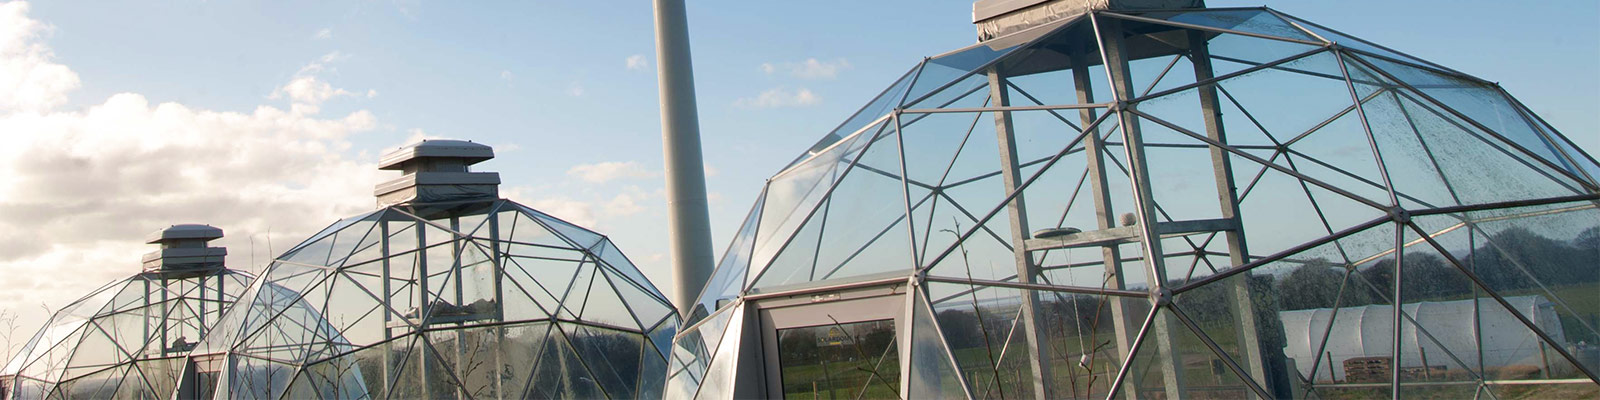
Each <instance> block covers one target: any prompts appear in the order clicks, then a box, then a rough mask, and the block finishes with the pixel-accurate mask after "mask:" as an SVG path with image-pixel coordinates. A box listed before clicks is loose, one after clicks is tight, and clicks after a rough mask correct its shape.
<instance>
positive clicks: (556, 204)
mask: <svg viewBox="0 0 1600 400" xmlns="http://www.w3.org/2000/svg"><path fill="white" fill-rule="evenodd" d="M507 198H509V199H512V200H513V201H516V202H518V203H522V204H527V205H528V206H529V207H533V209H535V210H539V211H542V212H544V213H545V214H550V215H551V216H554V217H556V218H560V219H562V220H565V221H567V222H571V223H574V224H577V225H578V226H581V227H584V228H590V229H593V228H594V226H595V224H597V223H598V222H599V220H598V219H596V218H595V214H594V205H593V204H592V203H589V202H586V201H579V200H573V199H571V198H567V197H545V198H541V199H538V200H534V201H533V202H526V201H523V200H518V199H517V198H515V197H510V196H507Z"/></svg>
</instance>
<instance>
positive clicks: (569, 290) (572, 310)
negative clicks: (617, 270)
mask: <svg viewBox="0 0 1600 400" xmlns="http://www.w3.org/2000/svg"><path fill="white" fill-rule="evenodd" d="M596 272H597V271H596V267H595V264H593V263H587V262H586V263H583V264H582V265H579V266H578V274H577V276H575V277H574V278H573V280H572V285H571V286H568V287H566V290H564V291H563V292H562V294H561V308H560V309H558V310H556V311H555V312H554V313H552V314H553V316H554V317H556V318H560V319H566V320H572V321H581V319H579V317H578V316H579V315H582V314H583V307H584V306H585V304H587V303H588V299H589V295H590V293H589V287H591V286H593V285H594V280H595V278H596V275H598V274H596ZM600 279H605V278H600Z"/></svg>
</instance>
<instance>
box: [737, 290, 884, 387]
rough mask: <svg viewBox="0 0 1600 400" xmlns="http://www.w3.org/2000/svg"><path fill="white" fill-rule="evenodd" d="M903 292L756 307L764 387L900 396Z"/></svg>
mask: <svg viewBox="0 0 1600 400" xmlns="http://www.w3.org/2000/svg"><path fill="white" fill-rule="evenodd" d="M904 303H905V302H904V297H903V296H885V297H875V298H865V299H851V300H824V301H822V302H818V303H808V304H800V305H793V306H788V307H782V306H780V307H763V308H762V310H761V315H762V325H763V328H764V329H763V336H764V339H765V340H764V342H765V343H764V344H765V346H764V347H766V352H767V355H768V356H767V357H766V359H767V360H768V363H767V364H768V366H767V369H768V372H767V377H768V380H767V382H768V385H767V387H768V393H769V394H771V397H782V398H787V399H826V400H833V399H898V398H901V397H902V396H901V393H900V392H901V387H902V386H901V382H900V369H901V365H900V361H901V360H903V359H904V354H901V352H902V351H903V350H902V347H903V346H902V343H900V342H901V334H900V329H901V327H903V326H905V319H904V315H905V306H904Z"/></svg>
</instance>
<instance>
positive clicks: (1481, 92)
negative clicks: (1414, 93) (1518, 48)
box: [1353, 56, 1582, 175]
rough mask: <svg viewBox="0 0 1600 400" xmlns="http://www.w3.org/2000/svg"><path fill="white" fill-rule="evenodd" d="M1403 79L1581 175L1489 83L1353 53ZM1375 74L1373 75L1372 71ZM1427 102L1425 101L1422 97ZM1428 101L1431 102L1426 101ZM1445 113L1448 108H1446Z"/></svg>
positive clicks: (1531, 123)
mask: <svg viewBox="0 0 1600 400" xmlns="http://www.w3.org/2000/svg"><path fill="white" fill-rule="evenodd" d="M1353 58H1355V59H1359V60H1360V61H1361V62H1365V63H1368V64H1370V65H1372V66H1375V67H1376V68H1378V69H1380V70H1382V71H1383V72H1385V73H1387V74H1388V75H1389V76H1393V77H1395V78H1396V79H1399V80H1401V81H1402V82H1405V84H1407V85H1410V86H1411V87H1413V88H1415V89H1416V90H1418V91H1420V92H1421V93H1422V94H1424V95H1426V96H1427V97H1429V98H1432V99H1433V100H1437V101H1438V102H1440V103H1443V104H1444V105H1445V106H1447V107H1449V108H1450V109H1452V110H1453V111H1455V112H1457V113H1460V114H1461V115H1465V116H1466V117H1467V118H1471V119H1472V121H1473V122H1476V123H1477V124H1479V125H1482V126H1483V127H1485V128H1487V129H1488V130H1489V131H1491V132H1493V133H1495V134H1498V135H1500V136H1503V137H1505V138H1506V139H1509V140H1510V141H1511V142H1513V143H1516V144H1517V145H1518V146H1521V147H1522V148H1523V149H1526V150H1527V151H1529V152H1532V153H1533V154H1534V155H1537V156H1538V157H1540V158H1542V159H1544V160H1547V161H1548V162H1550V163H1551V164H1553V165H1554V166H1556V167H1558V168H1562V169H1565V170H1567V171H1569V172H1571V173H1572V174H1574V175H1581V174H1582V173H1581V172H1579V171H1578V168H1577V166H1576V164H1575V163H1574V162H1573V161H1572V160H1571V159H1570V158H1567V157H1566V156H1565V155H1564V154H1563V153H1562V151H1561V150H1560V149H1558V148H1557V145H1556V142H1555V141H1554V140H1552V139H1551V138H1549V137H1547V136H1545V133H1546V132H1544V131H1543V130H1541V129H1539V128H1538V127H1537V125H1536V124H1535V123H1534V122H1533V121H1531V120H1529V119H1528V118H1527V117H1526V116H1524V115H1523V113H1522V112H1521V110H1520V107H1517V106H1516V105H1515V104H1513V103H1512V101H1511V100H1510V99H1509V98H1508V97H1506V96H1505V95H1504V94H1503V93H1501V92H1500V91H1499V90H1497V89H1496V88H1494V87H1493V86H1491V85H1490V84H1488V83H1485V82H1478V81H1472V80H1466V79H1462V78H1458V77H1454V76H1448V75H1443V74H1439V73H1436V72H1433V71H1429V70H1425V69H1420V68H1416V67H1412V66H1408V65H1404V64H1398V63H1394V62H1390V61H1387V60H1383V59H1379V58H1371V57H1366V58H1362V57H1359V56H1353ZM1374 75H1376V74H1374ZM1423 101H1425V102H1426V100H1423ZM1429 103H1431V102H1429ZM1447 112H1448V111H1447Z"/></svg>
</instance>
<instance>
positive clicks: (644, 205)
mask: <svg viewBox="0 0 1600 400" xmlns="http://www.w3.org/2000/svg"><path fill="white" fill-rule="evenodd" d="M692 3H693V4H691V5H690V9H689V12H690V19H691V23H692V24H693V25H692V28H691V30H692V32H691V33H692V37H693V46H694V51H695V54H694V55H695V57H696V58H695V67H696V73H697V84H698V85H699V90H700V92H699V96H700V110H701V121H702V124H703V126H702V130H703V132H704V140H705V146H706V154H707V156H706V161H707V173H708V176H709V182H708V184H709V187H710V191H711V193H710V195H711V214H712V219H713V221H712V226H713V229H714V236H715V240H716V241H717V245H716V247H717V251H718V253H719V254H720V252H721V249H722V247H723V246H725V245H726V241H727V240H728V239H729V237H730V236H731V235H732V233H733V231H734V230H735V229H736V228H737V226H736V224H738V222H739V221H738V219H739V218H740V217H742V216H743V215H744V213H745V212H746V210H747V209H748V207H749V204H750V202H751V201H753V200H754V196H755V195H756V194H757V193H758V191H759V190H760V187H761V185H762V183H763V181H764V179H765V178H766V177H767V176H769V175H770V174H772V173H774V172H776V171H777V170H778V168H780V167H782V164H783V163H785V162H787V161H789V160H791V159H793V158H794V156H795V155H797V154H798V153H799V152H800V151H802V150H803V149H805V148H806V147H807V146H809V145H810V144H811V143H812V142H814V141H815V140H816V139H817V138H818V137H819V136H820V135H822V134H823V133H825V132H826V130H827V129H829V128H831V127H833V126H834V125H836V124H837V123H838V122H839V121H840V120H841V119H842V118H844V117H846V116H848V115H849V114H850V113H851V112H852V111H854V109H855V108H856V107H858V106H860V105H861V103H864V102H865V101H866V100H868V99H869V98H870V96H872V95H873V94H875V93H877V92H878V91H879V90H881V88H882V86H884V85H887V84H888V83H890V82H891V81H892V80H893V79H895V78H896V77H898V76H899V75H900V74H901V73H903V72H904V71H905V70H907V69H909V68H910V67H912V66H913V65H914V64H915V63H916V62H917V61H918V60H920V59H921V57H924V56H928V55H933V54H938V53H941V52H943V51H946V50H950V49H954V48H958V47H961V46H963V45H965V44H968V43H970V42H972V40H973V31H972V27H971V25H969V24H968V22H969V19H970V5H971V3H970V1H968V0H939V1H930V0H894V1H889V0H879V1H870V2H860V1H824V2H765V1H732V0H715V1H696V2H692ZM1210 3H1211V5H1213V6H1228V5H1256V4H1257V3H1254V2H1251V3H1244V2H1236V1H1222V0H1214V1H1211V2H1210ZM1384 3H1387V2H1383V1H1377V0H1361V1H1356V0H1348V1H1340V2H1284V3H1281V4H1273V6H1274V7H1277V8H1278V9H1279V10H1281V11H1284V12H1287V13H1289V14H1293V15H1297V16H1300V17H1303V18H1307V19H1310V20H1313V21H1317V22H1319V23H1322V24H1325V25H1328V26H1331V27H1334V28H1337V29H1341V30H1344V31H1346V32H1348V33H1352V34H1355V35H1357V36H1360V37H1363V38H1367V39H1370V40H1373V41H1376V42H1378V43H1382V44H1386V45H1389V46H1390V47H1393V48H1396V49H1399V50H1401V51H1405V52H1408V53H1411V54H1413V55H1416V56H1419V57H1421V58H1424V59H1428V60H1432V61H1435V62H1438V63H1441V64H1443V65H1448V66H1451V67H1453V68H1456V69H1458V70H1461V71H1464V72H1467V73H1470V74H1474V75H1477V76H1479V77H1483V78H1485V79H1489V80H1491V81H1498V82H1500V83H1501V84H1502V85H1503V86H1505V87H1506V88H1507V89H1508V90H1510V91H1511V92H1512V93H1513V94H1515V95H1517V96H1518V97H1519V98H1520V99H1522V100H1523V101H1524V102H1526V103H1527V104H1528V105H1529V106H1530V107H1532V108H1533V109H1534V110H1535V111H1536V112H1539V113H1540V114H1541V115H1543V116H1544V117H1545V118H1546V119H1547V120H1549V121H1550V122H1551V123H1552V124H1554V125H1555V126H1556V127H1557V128H1558V129H1561V130H1563V131H1564V132H1565V133H1566V134H1567V135H1568V136H1570V137H1573V138H1574V140H1575V141H1577V142H1578V143H1579V144H1580V146H1582V147H1584V148H1585V149H1586V150H1587V151H1588V152H1590V153H1591V154H1597V153H1600V113H1597V112H1596V110H1600V74H1596V73H1595V70H1594V68H1595V65H1597V63H1600V28H1597V26H1596V23H1595V22H1596V21H1600V5H1597V4H1596V3H1595V2H1592V1H1584V0H1573V1H1548V2H1534V3H1536V4H1518V5H1515V6H1510V5H1508V3H1505V2H1498V1H1487V0H1481V1H1443V0H1429V1H1412V2H1405V4H1400V5H1393V4H1384ZM650 13H651V9H650V5H649V2H645V1H627V2H623V1H601V2H578V1H527V2H514V3H513V2H505V3H487V2H471V3H470V4H468V3H467V2H448V3H446V2H432V1H424V0H394V1H382V0H356V1H332V2H324V1H227V2H208V1H203V0H177V1H165V2H149V3H147V2H94V3H93V4H89V3H87V2H81V1H53V2H41V3H32V4H30V3H27V2H21V1H10V2H4V1H3V0H0V277H3V278H0V309H5V310H9V311H10V312H13V313H19V314H21V315H22V316H23V318H21V320H20V321H21V323H20V324H19V325H18V328H17V331H18V333H17V334H18V335H20V336H24V337H25V336H27V335H30V334H31V332H32V331H33V330H34V329H35V328H36V327H37V324H38V323H39V322H41V320H42V319H43V318H44V311H43V307H51V308H54V307H60V306H62V305H65V304H67V303H68V302H70V301H72V300H73V299H75V298H77V297H79V296H81V295H82V294H84V293H86V292H87V291H89V290H91V289H93V288H95V287H98V286H100V285H102V284H104V283H106V282H109V281H111V280H115V279H119V278H122V277H125V276H127V275H130V274H132V273H134V272H136V271H137V270H138V269H139V266H138V258H139V256H140V255H141V254H143V253H144V252H146V251H149V250H150V248H149V246H147V245H145V244H143V243H142V241H143V240H142V239H143V237H144V235H145V234H146V233H149V232H151V231H154V230H157V229H160V228H162V227H165V226H167V225H170V224H174V223H186V222H198V223H209V224H213V225H216V226H219V227H221V228H223V229H224V230H226V231H227V233H228V237H227V238H226V239H224V240H223V241H222V242H223V243H222V244H223V245H226V246H228V247H229V249H230V258H229V262H230V264H231V265H232V266H234V267H235V268H241V269H246V270H251V271H254V270H257V269H258V268H259V265H261V264H263V261H264V260H267V259H269V258H270V257H271V256H272V255H273V252H274V251H282V250H283V249H286V248H288V247H289V246H292V245H294V244H295V243H296V242H298V241H299V240H300V239H302V238H304V237H305V236H307V235H308V234H310V233H312V232H314V231H316V230H318V229H320V228H321V227H323V226H325V225H327V224H328V223H331V222H333V221H335V220H337V219H338V218H340V217H343V216H348V215H352V214H355V213H359V212H362V211H365V210H369V209H371V208H373V199H372V197H371V196H372V194H371V193H372V191H371V189H372V187H373V185H374V184H376V183H378V182H379V181H382V180H386V179H389V178H391V177H392V176H391V174H392V173H380V172H378V171H377V170H376V169H375V168H374V167H375V163H376V160H377V157H378V156H379V155H380V154H382V153H383V152H384V151H386V150H388V149H392V148H394V147H397V146H399V145H402V144H404V143H407V142H410V141H414V140H416V139H418V138H424V137H447V138H461V139H472V140H475V141H478V142H482V143H487V144H491V145H494V146H496V150H497V153H498V154H499V158H498V159H496V160H494V161H491V162H488V163H485V164H483V165H482V167H481V168H480V170H490V171H499V172H501V174H502V179H503V180H504V181H505V187H504V188H503V190H502V192H503V193H507V194H508V195H509V196H510V197H512V198H513V199H516V200H519V201H521V202H523V203H525V204H530V205H533V206H535V207H536V208H541V209H543V210H545V211H547V212H550V213H553V214H556V215H558V216H561V217H564V218H567V219H568V220H570V221H573V222H576V223H578V224H581V225H584V226H587V227H590V228H592V229H596V230H598V231H601V232H603V233H606V234H609V235H610V236H611V237H612V238H613V239H614V240H615V241H616V242H617V243H618V244H619V246H621V248H622V249H623V251H624V252H626V253H628V254H629V255H630V256H631V258H632V259H633V260H634V261H635V262H636V263H638V264H640V266H641V267H642V269H643V270H644V272H645V274H646V275H647V276H649V277H651V278H652V279H655V280H657V282H658V285H657V286H659V287H661V288H663V289H670V288H671V286H672V285H669V284H666V283H667V282H666V280H667V279H668V277H669V275H670V274H669V273H668V271H667V270H666V268H667V261H666V258H667V254H666V248H667V243H666V240H665V238H664V235H663V233H664V230H663V229H662V226H663V224H664V222H665V215H664V213H663V208H664V201H663V199H662V183H661V174H660V165H661V154H660V146H659V143H660V141H659V140H660V139H659V124H658V122H659V119H658V114H657V108H656V106H657V105H656V93H655V60H654V50H653V47H652V46H653V41H652V37H651V32H652V26H651V14H650ZM41 305H43V307H41ZM0 328H3V326H0ZM19 340H25V339H19Z"/></svg>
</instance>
